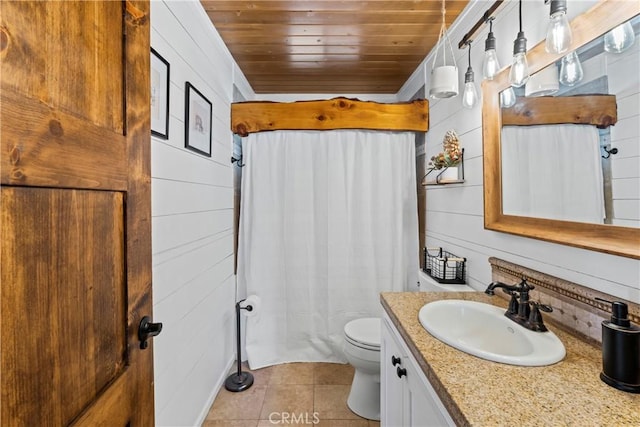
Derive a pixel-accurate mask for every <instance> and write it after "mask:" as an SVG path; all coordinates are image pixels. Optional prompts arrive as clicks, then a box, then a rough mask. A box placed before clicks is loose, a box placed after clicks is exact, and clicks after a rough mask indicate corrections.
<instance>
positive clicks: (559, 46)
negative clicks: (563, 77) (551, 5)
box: [545, 11, 572, 53]
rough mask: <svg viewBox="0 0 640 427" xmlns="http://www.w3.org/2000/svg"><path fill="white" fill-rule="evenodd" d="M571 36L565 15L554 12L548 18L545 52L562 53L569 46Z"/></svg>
mask: <svg viewBox="0 0 640 427" xmlns="http://www.w3.org/2000/svg"><path fill="white" fill-rule="evenodd" d="M571 40H572V34H571V26H570V25H569V20H568V19H567V13H566V12H565V11H560V12H556V13H555V14H553V15H552V16H551V17H550V18H549V26H548V27H547V39H546V41H545V50H546V51H547V52H549V53H563V52H566V51H567V50H569V47H570V46H571Z"/></svg>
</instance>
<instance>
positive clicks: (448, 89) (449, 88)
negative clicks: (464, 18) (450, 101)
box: [429, 0, 458, 99]
mask: <svg viewBox="0 0 640 427" xmlns="http://www.w3.org/2000/svg"><path fill="white" fill-rule="evenodd" d="M441 11H442V25H441V26H440V35H439V36H438V43H437V44H436V52H435V56H434V58H433V67H432V68H431V88H430V89H429V96H430V97H431V98H436V99H441V98H451V97H452V96H456V95H458V67H457V66H456V58H455V56H454V55H453V48H452V47H451V40H449V36H448V35H447V26H446V23H445V15H446V9H445V0H442V9H441ZM447 44H448V45H449V51H450V52H451V61H450V62H449V63H448V64H447V47H446V45H447ZM440 48H442V55H441V57H440V58H438V51H439V50H440Z"/></svg>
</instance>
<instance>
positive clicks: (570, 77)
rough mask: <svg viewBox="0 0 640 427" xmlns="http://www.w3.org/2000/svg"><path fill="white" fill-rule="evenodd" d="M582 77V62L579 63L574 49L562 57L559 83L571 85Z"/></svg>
mask: <svg viewBox="0 0 640 427" xmlns="http://www.w3.org/2000/svg"><path fill="white" fill-rule="evenodd" d="M583 77H584V71H582V64H580V59H579V58H578V54H577V53H576V52H575V51H573V52H571V53H570V54H568V55H567V56H565V57H564V58H562V64H561V65H560V83H562V84H563V85H565V86H573V85H575V84H576V83H578V82H579V81H580V80H582V78H583Z"/></svg>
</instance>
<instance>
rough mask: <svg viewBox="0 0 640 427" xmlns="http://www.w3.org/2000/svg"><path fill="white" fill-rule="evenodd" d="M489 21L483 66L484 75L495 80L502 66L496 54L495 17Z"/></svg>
mask: <svg viewBox="0 0 640 427" xmlns="http://www.w3.org/2000/svg"><path fill="white" fill-rule="evenodd" d="M488 21H489V35H487V40H486V41H485V42H484V63H483V65H482V75H483V76H484V78H485V79H487V80H493V78H494V77H495V75H496V74H498V70H500V64H499V63H498V55H497V54H496V38H495V37H494V35H493V17H491V18H489V19H488Z"/></svg>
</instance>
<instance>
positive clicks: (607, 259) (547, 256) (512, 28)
mask: <svg viewBox="0 0 640 427" xmlns="http://www.w3.org/2000/svg"><path fill="white" fill-rule="evenodd" d="M595 3H596V2H595V1H571V2H569V11H568V14H569V18H570V19H572V18H573V17H575V16H576V15H577V14H579V13H582V12H583V11H585V10H587V9H589V8H590V7H591V6H593V5H594V4H595ZM490 4H491V2H487V1H481V0H478V1H474V2H472V3H470V5H469V6H468V7H467V9H465V11H464V12H463V15H462V16H461V17H460V18H459V19H458V20H457V21H456V22H455V23H454V25H453V26H452V27H451V28H450V29H449V34H450V35H451V41H452V44H453V45H454V46H457V44H458V41H459V40H460V39H461V38H462V36H463V35H464V34H465V33H466V32H467V31H468V30H469V29H470V28H471V27H472V26H473V24H474V23H475V22H476V21H477V19H478V18H479V17H481V16H482V14H483V13H484V11H485V9H486V8H487V7H488V6H489V5H490ZM517 4H518V2H515V1H514V2H512V4H510V5H507V6H505V9H504V10H502V11H501V12H500V14H499V15H498V16H497V18H496V21H495V23H494V26H493V29H494V33H495V36H496V38H497V43H498V45H497V51H498V57H499V59H500V61H501V65H503V66H505V65H508V64H509V63H510V59H511V55H512V50H513V40H514V39H515V36H516V33H517V31H518V29H517V26H518V8H517ZM548 14H549V8H548V6H545V5H544V3H543V2H542V1H524V2H523V17H524V22H523V27H524V31H525V34H526V37H527V39H528V48H532V47H533V46H534V45H535V44H536V43H537V42H538V41H540V40H542V39H543V37H544V35H545V31H546V23H547V20H548ZM487 32H488V28H485V29H484V30H483V31H482V32H481V33H480V35H479V36H477V37H476V41H475V43H474V44H473V45H472V66H473V69H474V71H475V76H476V82H480V81H481V79H482V59H483V53H484V40H485V39H486V36H487ZM636 43H638V41H636ZM455 53H456V55H457V61H458V72H459V78H460V88H461V89H462V88H463V83H464V72H465V71H466V68H467V58H466V56H467V51H466V50H457V49H456V52H455ZM432 55H433V52H431V53H430V54H429V55H428V56H427V57H426V58H425V61H424V62H423V63H422V65H421V66H420V67H418V69H417V70H416V71H415V72H414V74H413V75H412V76H411V77H410V78H409V80H408V81H407V82H406V83H405V85H404V86H403V88H402V89H401V90H400V91H399V93H398V99H399V100H400V101H402V100H408V99H409V98H410V97H411V95H412V94H413V93H415V92H416V90H418V88H420V87H421V86H422V85H423V84H426V87H427V88H428V87H429V77H430V71H431V59H432ZM633 72H637V69H635V70H633ZM478 89H479V90H480V85H479V84H478ZM632 99H635V100H636V102H637V99H638V95H637V94H636V95H635V98H632ZM429 102H430V105H429V116H430V117H429V118H430V129H429V132H427V138H426V152H427V156H426V157H427V159H429V158H430V157H431V156H432V155H434V154H435V153H437V152H439V151H441V150H442V138H443V136H444V134H445V132H446V131H447V130H448V129H455V130H456V131H457V132H458V134H459V135H460V137H461V145H462V147H464V148H465V178H466V181H465V183H464V184H456V185H447V186H439V187H435V186H430V187H428V188H427V208H426V210H427V212H426V221H427V228H426V241H427V245H428V246H443V247H444V248H446V249H447V250H449V251H451V252H454V253H456V254H458V255H459V256H464V257H467V259H468V260H469V262H468V263H469V268H468V273H469V282H470V284H471V286H473V287H474V288H476V289H479V290H480V289H484V288H485V287H486V285H487V284H488V283H489V282H490V280H491V271H490V266H489V263H488V261H487V260H488V258H489V257H491V256H495V257H499V258H502V259H505V260H508V261H511V262H514V263H517V264H520V265H523V266H526V267H530V268H532V269H535V270H539V271H542V272H545V273H548V274H552V275H554V276H557V277H561V278H563V279H567V280H571V281H574V282H576V283H579V284H582V285H584V286H588V287H590V288H593V289H597V290H600V291H603V292H606V293H609V294H612V295H615V296H618V297H620V298H625V299H628V300H631V301H635V302H640V262H639V261H638V260H633V259H629V258H624V257H618V256H612V255H607V254H603V253H599V252H594V251H587V250H583V249H578V248H573V247H570V246H564V245H558V244H554V243H547V242H543V241H540V240H534V239H529V238H525V237H519V236H512V235H509V234H505V233H498V232H494V231H489V230H485V229H484V220H483V180H482V173H483V170H482V167H483V166H482V111H481V108H482V107H481V105H477V106H476V107H475V108H473V109H472V110H467V109H464V108H462V105H461V99H460V97H456V98H452V99H443V100H430V101H429ZM637 117H638V116H637V114H636V115H635V117H634V118H631V121H633V123H635V124H637ZM634 120H635V121H634ZM616 127H617V126H616ZM637 141H638V139H637V137H635V138H634V142H636V143H637ZM636 145H637V144H636ZM637 159H638V158H637V157H636V158H635V161H636V162H637ZM427 161H428V160H427ZM616 161H617V160H616Z"/></svg>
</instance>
